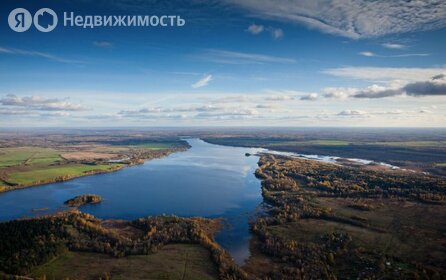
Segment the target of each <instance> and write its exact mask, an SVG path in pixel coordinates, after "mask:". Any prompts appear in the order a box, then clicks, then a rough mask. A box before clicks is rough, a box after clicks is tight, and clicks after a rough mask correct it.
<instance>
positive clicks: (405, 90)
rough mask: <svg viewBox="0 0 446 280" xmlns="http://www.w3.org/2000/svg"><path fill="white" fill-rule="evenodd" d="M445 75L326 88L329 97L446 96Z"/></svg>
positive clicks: (326, 94) (326, 95)
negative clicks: (409, 80) (414, 79)
mask: <svg viewBox="0 0 446 280" xmlns="http://www.w3.org/2000/svg"><path fill="white" fill-rule="evenodd" d="M445 77H446V76H445V75H443V74H438V75H435V76H433V77H432V78H431V79H430V80H428V81H417V82H410V83H406V84H405V85H400V84H399V83H395V85H394V86H381V85H371V86H368V87H366V88H365V89H358V88H342V87H338V88H326V89H324V91H325V95H324V97H327V98H341V99H342V98H349V97H353V98H371V99H374V98H384V97H393V96H401V95H408V96H444V95H446V79H445Z"/></svg>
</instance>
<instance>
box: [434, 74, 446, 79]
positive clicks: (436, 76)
mask: <svg viewBox="0 0 446 280" xmlns="http://www.w3.org/2000/svg"><path fill="white" fill-rule="evenodd" d="M445 78H446V75H445V74H438V75H435V76H433V77H432V80H434V81H435V80H445Z"/></svg>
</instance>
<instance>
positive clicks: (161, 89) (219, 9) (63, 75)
mask: <svg viewBox="0 0 446 280" xmlns="http://www.w3.org/2000/svg"><path fill="white" fill-rule="evenodd" d="M19 3H20V4H18V2H17V1H13V0H6V1H3V2H2V7H1V8H0V17H1V18H3V20H2V21H0V38H1V39H0V126H1V127H37V126H42V127H45V126H46V127H47V126H56V127H87V126H93V127H98V126H104V127H105V126H404V127H407V126H409V127H427V126H437V127H438V126H439V127H444V126H445V124H446V51H445V50H446V1H443V0H430V1H428V0H426V1H422V0H417V1H407V0H404V1H403V0H395V1H387V0H382V1H380V0H377V1H366V0H332V1H327V0H221V1H216V0H191V1H161V0H158V1H157V0H152V1H142V0H135V1H131V0H114V1H105V0H104V1H86V0H84V1H76V2H74V1H68V0H57V1H55V0H54V1H45V0H43V1H31V0H26V1H20V2H19ZM19 6H20V7H21V8H26V9H28V10H29V11H30V12H32V13H34V12H36V11H37V10H38V9H39V8H43V7H48V8H51V9H53V10H55V11H56V13H57V14H58V15H59V25H58V26H57V27H56V29H55V30H54V31H52V32H49V33H41V32H39V31H37V30H36V29H35V28H34V27H31V28H30V30H28V31H26V32H23V33H17V32H14V31H12V30H11V29H10V28H9V26H8V22H7V20H6V19H7V17H8V15H9V13H10V11H11V10H13V9H14V8H18V7H19ZM63 12H74V13H75V14H76V15H159V16H161V15H164V14H167V15H179V16H181V17H182V18H184V19H185V20H186V25H185V26H183V27H177V26H175V27H98V28H93V29H91V28H85V29H84V28H82V27H64V26H63V24H62V22H63Z"/></svg>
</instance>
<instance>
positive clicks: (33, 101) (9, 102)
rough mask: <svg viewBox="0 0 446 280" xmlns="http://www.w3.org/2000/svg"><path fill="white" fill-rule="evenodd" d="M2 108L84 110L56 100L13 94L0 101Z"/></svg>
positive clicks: (77, 105) (79, 106)
mask: <svg viewBox="0 0 446 280" xmlns="http://www.w3.org/2000/svg"><path fill="white" fill-rule="evenodd" d="M0 104H1V105H3V106H12V107H22V108H28V109H31V110H39V111H83V110H86V108H85V107H83V106H82V105H80V104H75V103H71V102H68V101H66V100H61V99H57V98H44V97H41V96H25V97H19V96H16V95H13V94H9V95H6V97H3V98H1V99H0Z"/></svg>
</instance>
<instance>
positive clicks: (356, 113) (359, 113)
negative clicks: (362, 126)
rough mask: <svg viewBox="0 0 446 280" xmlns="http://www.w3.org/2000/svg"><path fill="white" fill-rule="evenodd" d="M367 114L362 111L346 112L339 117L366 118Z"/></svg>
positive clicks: (340, 113) (342, 112)
mask: <svg viewBox="0 0 446 280" xmlns="http://www.w3.org/2000/svg"><path fill="white" fill-rule="evenodd" d="M366 115H368V113H367V112H365V111H361V110H344V111H341V112H339V113H338V116H366Z"/></svg>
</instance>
